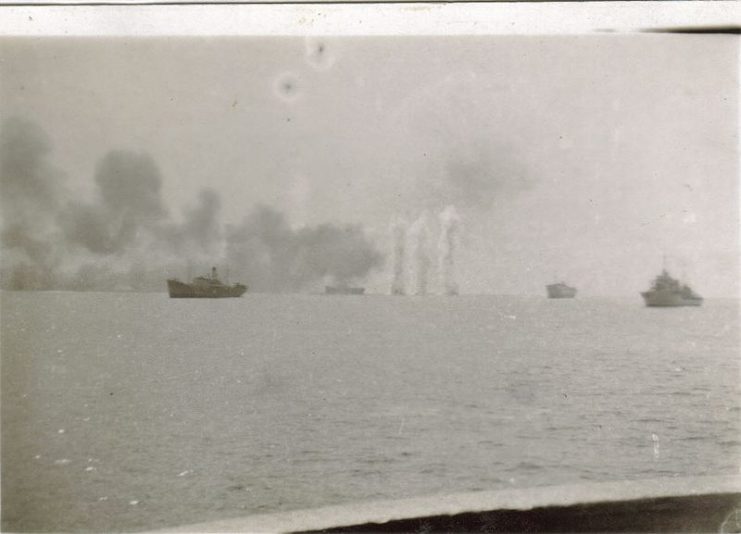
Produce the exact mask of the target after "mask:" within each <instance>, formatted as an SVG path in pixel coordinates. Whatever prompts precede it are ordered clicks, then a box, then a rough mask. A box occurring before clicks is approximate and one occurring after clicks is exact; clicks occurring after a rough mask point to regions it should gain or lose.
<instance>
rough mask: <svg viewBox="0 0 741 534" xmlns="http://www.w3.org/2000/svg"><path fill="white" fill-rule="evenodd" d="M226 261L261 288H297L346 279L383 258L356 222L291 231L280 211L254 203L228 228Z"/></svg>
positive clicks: (361, 273)
mask: <svg viewBox="0 0 741 534" xmlns="http://www.w3.org/2000/svg"><path fill="white" fill-rule="evenodd" d="M227 261H228V263H229V265H234V266H238V269H239V272H240V273H244V275H245V276H248V277H249V280H250V283H251V284H252V286H253V287H254V288H255V289H256V290H260V291H296V290H300V289H302V288H305V287H309V286H311V284H316V283H318V282H321V281H322V280H327V281H330V282H332V283H336V284H347V283H350V282H352V281H354V280H358V279H361V278H363V277H365V276H366V275H367V274H368V273H369V272H370V271H371V270H372V269H374V268H377V267H380V266H381V265H382V263H383V257H382V256H381V255H380V253H379V252H378V251H377V250H376V248H375V246H374V245H373V243H371V242H370V241H369V240H368V238H367V237H366V236H365V233H364V232H363V229H362V227H360V226H357V225H345V226H335V225H331V224H322V225H319V226H315V227H306V228H301V229H297V230H294V229H292V228H291V227H290V225H289V224H288V221H287V220H286V218H285V216H284V215H283V214H282V213H280V212H279V211H277V210H275V209H273V208H270V207H268V206H258V207H257V208H255V210H254V211H253V212H252V213H251V214H249V215H248V216H247V217H245V219H244V221H243V222H242V224H240V225H239V226H236V227H232V228H230V229H229V230H228V231H227Z"/></svg>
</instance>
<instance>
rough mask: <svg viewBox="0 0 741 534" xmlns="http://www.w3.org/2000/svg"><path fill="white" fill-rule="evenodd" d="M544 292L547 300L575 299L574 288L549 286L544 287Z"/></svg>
mask: <svg viewBox="0 0 741 534" xmlns="http://www.w3.org/2000/svg"><path fill="white" fill-rule="evenodd" d="M546 290H547V291H548V298H549V299H573V298H574V297H576V288H573V287H568V286H562V285H550V286H546Z"/></svg>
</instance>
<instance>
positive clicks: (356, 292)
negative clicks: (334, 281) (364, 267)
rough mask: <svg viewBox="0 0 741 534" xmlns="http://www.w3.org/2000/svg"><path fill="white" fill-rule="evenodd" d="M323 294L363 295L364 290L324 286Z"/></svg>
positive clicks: (360, 288) (361, 288) (362, 288)
mask: <svg viewBox="0 0 741 534" xmlns="http://www.w3.org/2000/svg"><path fill="white" fill-rule="evenodd" d="M324 293H325V294H326V295H362V294H364V293H365V288H364V287H335V286H325V287H324Z"/></svg>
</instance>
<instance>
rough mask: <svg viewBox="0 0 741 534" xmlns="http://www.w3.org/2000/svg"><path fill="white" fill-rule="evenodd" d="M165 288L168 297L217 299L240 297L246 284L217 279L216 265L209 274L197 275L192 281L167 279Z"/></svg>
mask: <svg viewBox="0 0 741 534" xmlns="http://www.w3.org/2000/svg"><path fill="white" fill-rule="evenodd" d="M167 290H168V291H169V292H170V298H174V299H175V298H191V299H192V298H203V299H218V298H226V297H241V296H242V295H243V294H244V292H245V291H247V286H245V285H243V284H234V285H231V286H230V285H227V284H224V283H223V282H222V281H221V280H219V278H218V276H217V274H216V267H212V268H211V276H198V277H196V278H194V279H193V282H191V283H190V284H186V283H185V282H181V281H180V280H178V279H176V278H171V279H169V280H168V281H167Z"/></svg>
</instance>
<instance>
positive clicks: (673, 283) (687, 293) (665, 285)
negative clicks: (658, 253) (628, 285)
mask: <svg viewBox="0 0 741 534" xmlns="http://www.w3.org/2000/svg"><path fill="white" fill-rule="evenodd" d="M641 296H642V297H643V300H644V302H645V303H646V306H653V307H676V306H701V305H702V300H703V299H702V297H701V296H700V295H698V294H697V293H695V292H694V291H693V290H692V288H691V287H690V286H688V285H687V284H685V283H682V282H680V281H679V280H677V279H676V278H672V276H671V275H670V274H669V272H668V271H667V270H666V268H664V269H663V270H662V271H661V274H660V275H658V276H657V277H656V278H654V281H653V283H652V284H651V289H649V290H648V291H644V292H642V293H641Z"/></svg>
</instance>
